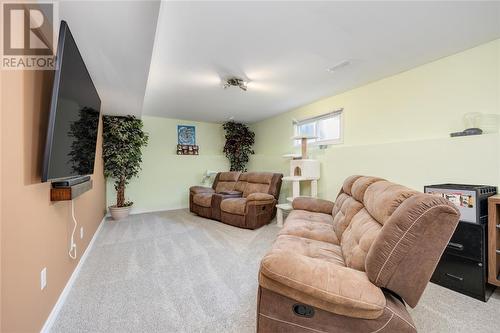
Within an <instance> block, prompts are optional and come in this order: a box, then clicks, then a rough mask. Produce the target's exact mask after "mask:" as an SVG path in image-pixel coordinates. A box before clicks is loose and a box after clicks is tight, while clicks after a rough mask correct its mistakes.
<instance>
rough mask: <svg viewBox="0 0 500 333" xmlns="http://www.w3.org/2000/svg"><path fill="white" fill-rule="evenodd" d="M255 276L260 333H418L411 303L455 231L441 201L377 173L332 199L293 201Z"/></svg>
mask: <svg viewBox="0 0 500 333" xmlns="http://www.w3.org/2000/svg"><path fill="white" fill-rule="evenodd" d="M293 208H294V210H293V211H292V212H290V214H289V216H288V217H287V219H286V222H285V225H284V228H283V229H282V230H281V232H280V234H279V236H278V238H277V239H276V241H275V243H274V245H273V247H272V249H271V250H270V252H269V253H268V254H267V255H266V256H265V257H264V258H263V260H262V262H261V267H260V272H259V285H260V286H259V294H258V309H257V331H258V332H416V328H415V325H414V324H413V321H412V319H411V317H410V315H409V314H408V312H407V310H406V306H405V302H406V303H407V304H408V305H410V306H411V307H414V306H415V305H416V304H417V302H418V301H419V299H420V296H421V295H422V293H423V291H424V289H425V287H426V285H427V283H428V282H429V279H430V277H431V275H432V272H433V271H434V269H435V267H436V265H437V262H438V261H439V258H440V257H441V254H442V252H443V251H444V248H445V247H446V244H447V243H448V241H449V239H450V238H451V235H452V234H453V232H454V230H455V228H456V226H457V223H458V219H459V212H458V210H457V209H456V208H455V207H454V205H453V204H451V203H450V202H449V201H447V200H445V199H444V198H440V197H435V196H431V195H428V194H423V193H420V192H417V191H414V190H411V189H408V188H406V187H404V186H401V185H397V184H394V183H391V182H388V181H386V180H383V179H380V178H375V177H363V176H352V177H349V178H348V179H346V181H345V182H344V184H343V187H342V189H341V191H340V193H339V195H338V196H337V199H336V201H335V203H333V202H330V201H326V200H321V199H311V198H296V199H295V200H294V201H293Z"/></svg>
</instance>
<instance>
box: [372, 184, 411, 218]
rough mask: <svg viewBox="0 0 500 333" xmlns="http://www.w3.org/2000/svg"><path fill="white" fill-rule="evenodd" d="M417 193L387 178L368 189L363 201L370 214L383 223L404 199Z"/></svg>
mask: <svg viewBox="0 0 500 333" xmlns="http://www.w3.org/2000/svg"><path fill="white" fill-rule="evenodd" d="M417 193H418V192H417V191H414V190H411V189H409V188H407V187H404V186H401V185H397V184H394V183H391V182H388V181H386V180H385V181H380V182H376V183H374V184H373V185H372V186H370V187H369V188H367V189H366V191H365V195H364V199H363V203H364V205H365V207H366V210H367V211H368V212H369V213H370V215H371V216H373V217H374V218H375V219H376V220H377V221H378V222H379V223H380V224H382V225H383V224H384V223H385V221H387V219H389V217H391V215H392V213H394V211H395V210H396V209H397V208H398V207H399V205H401V203H402V202H403V201H405V200H406V199H408V198H409V197H411V196H413V195H415V194H417Z"/></svg>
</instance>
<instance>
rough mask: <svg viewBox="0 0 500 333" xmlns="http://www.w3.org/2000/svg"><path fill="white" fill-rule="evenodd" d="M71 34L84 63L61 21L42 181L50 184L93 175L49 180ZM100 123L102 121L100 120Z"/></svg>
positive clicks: (69, 32) (67, 27) (64, 23)
mask: <svg viewBox="0 0 500 333" xmlns="http://www.w3.org/2000/svg"><path fill="white" fill-rule="evenodd" d="M67 34H69V36H70V37H71V38H72V39H73V41H74V42H75V46H76V51H77V52H78V54H79V55H80V58H81V59H82V62H83V57H82V54H81V53H80V50H79V49H78V45H77V44H76V41H75V38H74V37H73V34H72V33H71V30H70V29H69V26H68V23H66V21H64V20H61V25H60V27H59V38H58V41H57V53H56V56H55V58H56V61H55V71H54V83H53V86H52V97H51V101H50V111H49V122H48V126H47V136H46V140H45V152H44V156H43V168H42V177H41V180H42V182H43V183H45V182H48V181H57V180H64V179H68V178H74V177H81V176H88V175H92V174H93V171H94V170H92V173H89V174H85V175H71V176H66V177H59V178H49V168H50V156H51V155H52V144H53V139H54V127H55V122H56V115H57V104H58V101H59V86H60V83H61V67H62V59H63V57H64V44H65V41H66V35H67ZM83 65H84V67H85V70H86V71H87V75H88V76H89V78H90V82H91V83H92V86H93V87H94V89H95V91H96V93H97V98H98V99H99V113H101V107H100V106H101V98H100V97H99V93H98V92H97V89H96V87H95V85H94V81H93V80H92V77H91V76H90V73H89V70H88V68H87V66H86V65H85V62H83ZM99 121H100V120H99ZM96 149H97V142H96ZM93 167H94V168H95V155H94V164H93Z"/></svg>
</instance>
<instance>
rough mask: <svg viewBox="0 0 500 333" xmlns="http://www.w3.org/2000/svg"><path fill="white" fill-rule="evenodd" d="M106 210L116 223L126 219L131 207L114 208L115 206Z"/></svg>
mask: <svg viewBox="0 0 500 333" xmlns="http://www.w3.org/2000/svg"><path fill="white" fill-rule="evenodd" d="M108 208H109V212H110V213H111V217H112V218H113V220H115V221H118V220H121V219H124V218H126V217H127V216H128V215H129V214H130V209H132V206H127V207H116V205H114V206H109V207H108Z"/></svg>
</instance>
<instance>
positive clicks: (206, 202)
mask: <svg viewBox="0 0 500 333" xmlns="http://www.w3.org/2000/svg"><path fill="white" fill-rule="evenodd" d="M212 195H213V193H208V192H205V193H198V194H195V195H194V197H193V202H194V203H195V204H197V205H198V206H202V207H211V205H212Z"/></svg>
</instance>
